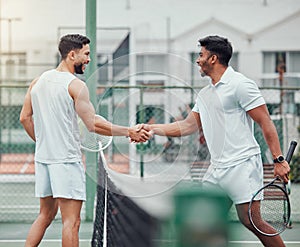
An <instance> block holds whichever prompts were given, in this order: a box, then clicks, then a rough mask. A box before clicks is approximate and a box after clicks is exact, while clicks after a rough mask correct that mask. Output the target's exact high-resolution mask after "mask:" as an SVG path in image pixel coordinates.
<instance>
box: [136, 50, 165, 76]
mask: <svg viewBox="0 0 300 247" xmlns="http://www.w3.org/2000/svg"><path fill="white" fill-rule="evenodd" d="M167 68H168V60H167V56H166V55H164V54H143V55H137V57H136V72H137V73H141V74H143V73H145V74H148V73H149V74H165V73H167Z"/></svg>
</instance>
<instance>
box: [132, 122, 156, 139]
mask: <svg viewBox="0 0 300 247" xmlns="http://www.w3.org/2000/svg"><path fill="white" fill-rule="evenodd" d="M129 137H130V139H131V142H136V143H139V142H146V141H148V140H149V139H150V138H152V133H151V131H149V130H147V129H144V128H143V124H138V125H136V126H135V127H132V128H129Z"/></svg>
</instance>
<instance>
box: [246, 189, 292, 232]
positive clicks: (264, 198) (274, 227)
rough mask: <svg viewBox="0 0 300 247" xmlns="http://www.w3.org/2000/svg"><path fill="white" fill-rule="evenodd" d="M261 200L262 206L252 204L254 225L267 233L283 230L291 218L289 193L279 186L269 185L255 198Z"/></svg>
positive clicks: (251, 215)
mask: <svg viewBox="0 0 300 247" xmlns="http://www.w3.org/2000/svg"><path fill="white" fill-rule="evenodd" d="M259 200H260V207H254V204H253V206H251V214H250V217H251V219H252V222H253V225H254V227H255V228H256V229H257V230H258V231H260V232H262V233H264V234H266V235H275V234H277V233H280V232H282V231H283V230H284V229H285V227H286V225H287V224H288V220H289V208H288V198H287V195H286V194H285V193H284V191H283V190H282V189H280V188H279V187H278V186H268V187H266V188H265V189H264V190H262V191H261V192H260V193H258V194H257V195H256V197H255V198H254V201H259ZM266 222H267V223H268V224H266Z"/></svg>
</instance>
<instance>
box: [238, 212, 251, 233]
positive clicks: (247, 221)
mask: <svg viewBox="0 0 300 247" xmlns="http://www.w3.org/2000/svg"><path fill="white" fill-rule="evenodd" d="M239 219H240V222H241V223H242V224H243V225H244V226H245V227H246V228H248V229H249V230H251V231H252V230H253V226H252V224H251V222H250V219H249V216H248V214H245V215H243V216H239Z"/></svg>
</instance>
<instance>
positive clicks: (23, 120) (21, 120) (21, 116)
mask: <svg viewBox="0 0 300 247" xmlns="http://www.w3.org/2000/svg"><path fill="white" fill-rule="evenodd" d="M26 119H27V118H26V117H24V116H23V115H20V119H19V121H20V123H21V124H22V125H24V123H25V122H26Z"/></svg>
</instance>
